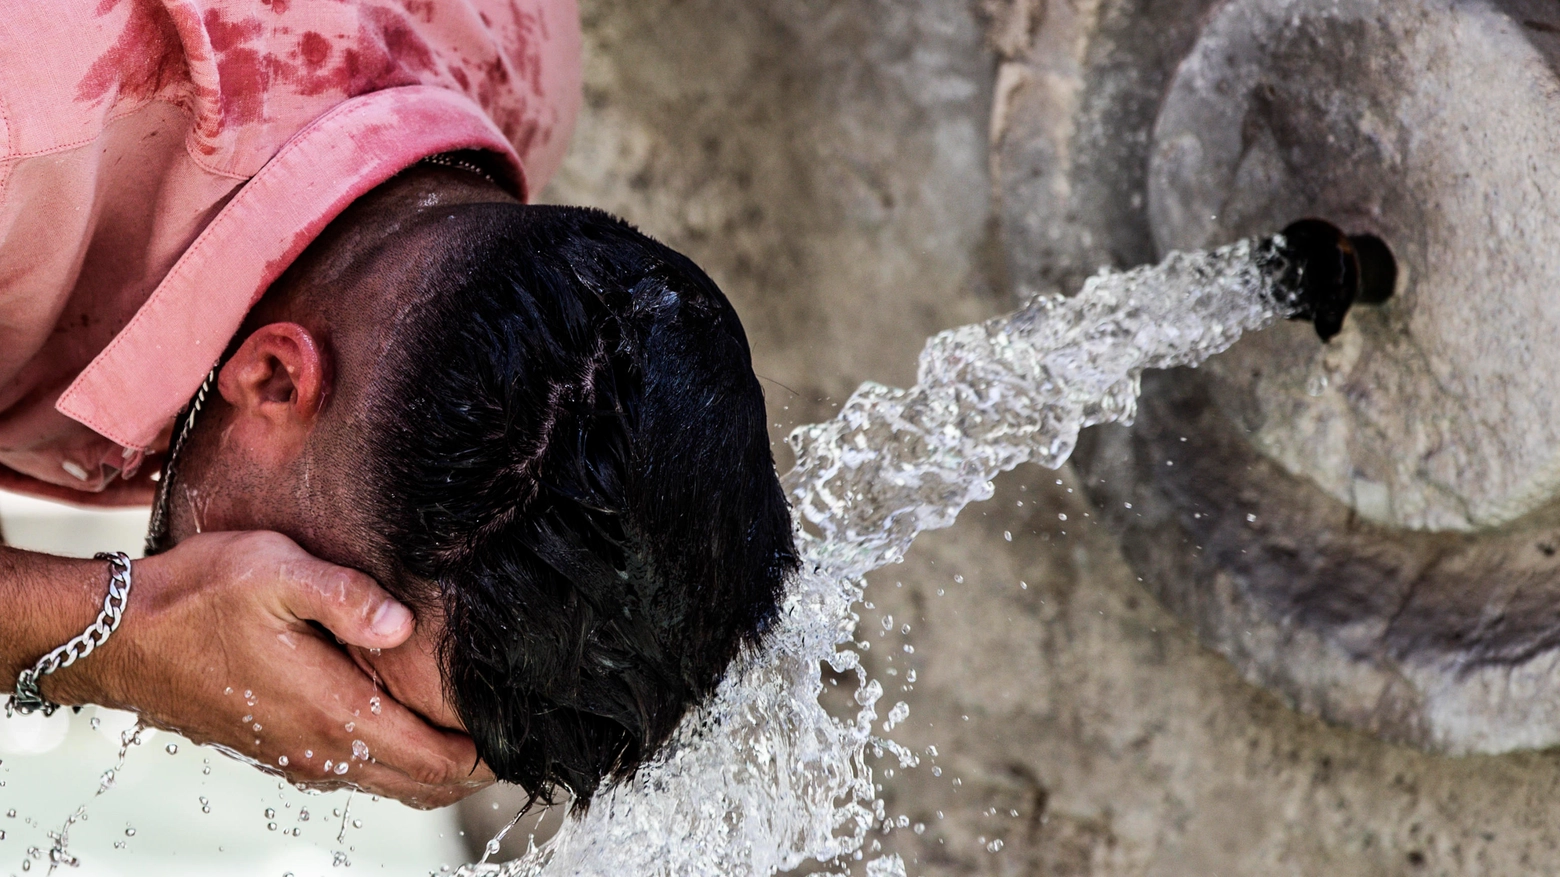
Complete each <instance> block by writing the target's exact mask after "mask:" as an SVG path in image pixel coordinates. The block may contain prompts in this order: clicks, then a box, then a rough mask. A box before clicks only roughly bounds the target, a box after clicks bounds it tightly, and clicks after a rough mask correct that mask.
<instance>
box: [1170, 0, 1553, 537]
mask: <svg viewBox="0 0 1560 877" xmlns="http://www.w3.org/2000/svg"><path fill="white" fill-rule="evenodd" d="M1524 11H1525V12H1526V13H1527V14H1523V12H1524ZM1540 13H1542V16H1543V18H1544V21H1547V20H1548V19H1550V18H1556V17H1557V16H1556V15H1555V14H1554V10H1551V9H1548V7H1547V6H1546V7H1545V8H1544V9H1542V10H1540V9H1538V8H1537V6H1535V8H1534V9H1533V10H1526V7H1524V8H1523V10H1515V9H1514V10H1513V14H1512V15H1509V16H1508V15H1507V14H1506V13H1505V12H1503V11H1501V10H1500V9H1497V8H1495V7H1494V6H1492V5H1490V4H1489V3H1487V2H1447V0H1439V2H1426V0H1412V2H1410V0H1393V2H1388V3H1383V2H1375V0H1369V2H1366V0H1232V2H1229V3H1227V4H1225V5H1223V6H1222V7H1220V8H1219V9H1218V10H1217V11H1216V12H1215V13H1214V15H1213V16H1212V17H1211V18H1210V19H1209V21H1208V23H1207V25H1206V27H1205V28H1204V30H1203V31H1202V34H1201V36H1200V37H1199V39H1198V41H1197V43H1196V45H1195V47H1194V48H1193V49H1192V51H1191V54H1190V55H1189V56H1188V57H1186V58H1185V60H1184V61H1183V62H1182V63H1181V65H1180V68H1179V70H1178V71H1177V73H1176V76H1175V78H1174V81H1173V83H1172V85H1171V87H1170V89H1169V91H1168V93H1167V96H1166V98H1165V101H1164V104H1163V106H1162V108H1161V111H1160V114H1159V117H1158V121H1157V122H1156V124H1155V129H1154V133H1153V143H1154V148H1153V152H1152V157H1151V163H1150V168H1149V178H1148V194H1149V219H1150V222H1151V225H1152V230H1153V234H1154V238H1155V243H1156V244H1157V245H1158V247H1159V249H1160V252H1161V254H1163V253H1165V252H1167V251H1169V250H1172V249H1192V248H1203V247H1208V246H1213V245H1217V244H1222V243H1226V242H1229V241H1231V240H1234V239H1236V238H1239V237H1243V236H1247V235H1255V234H1266V233H1271V232H1272V231H1274V230H1276V229H1278V228H1281V227H1283V226H1284V225H1285V224H1286V223H1288V222H1290V221H1291V220H1294V219H1298V218H1300V217H1304V216H1318V217H1322V218H1325V219H1328V220H1330V221H1332V222H1334V223H1336V224H1338V225H1340V226H1342V227H1343V228H1345V229H1346V230H1347V231H1348V232H1349V233H1351V234H1358V233H1371V234H1375V235H1378V236H1380V237H1381V238H1382V239H1384V240H1385V241H1386V242H1387V243H1388V244H1389V245H1390V246H1391V247H1392V249H1393V252H1394V254H1395V255H1396V257H1397V259H1398V263H1399V265H1400V269H1401V270H1400V283H1399V291H1398V293H1397V295H1396V296H1394V297H1393V298H1392V299H1391V300H1389V301H1388V302H1387V303H1386V304H1385V305H1384V306H1382V307H1379V308H1368V307H1356V308H1355V309H1354V311H1353V312H1351V314H1350V315H1349V317H1348V319H1347V320H1346V321H1345V324H1344V328H1343V332H1342V333H1341V334H1340V335H1339V336H1338V337H1336V338H1334V339H1333V340H1332V342H1331V343H1330V344H1327V345H1325V346H1324V345H1319V344H1318V343H1317V341H1316V337H1315V334H1314V332H1313V331H1312V330H1311V327H1310V326H1308V325H1305V324H1290V325H1286V326H1280V327H1277V328H1275V329H1273V330H1270V331H1267V332H1262V333H1257V334H1256V335H1253V336H1250V337H1248V338H1247V339H1244V340H1242V341H1241V342H1240V344H1238V345H1237V346H1236V347H1235V348H1234V349H1232V350H1231V351H1230V352H1229V353H1227V354H1225V355H1223V356H1221V357H1218V358H1216V359H1215V360H1214V361H1213V362H1212V363H1210V364H1209V365H1208V366H1207V367H1206V371H1207V372H1208V373H1209V378H1210V379H1211V382H1212V389H1213V393H1212V398H1213V399H1214V400H1215V402H1216V404H1217V405H1218V406H1219V407H1220V408H1221V409H1223V410H1224V412H1225V413H1226V414H1227V415H1228V416H1230V417H1231V418H1232V419H1233V420H1234V421H1235V423H1236V424H1238V425H1239V426H1241V427H1243V428H1244V429H1245V430H1246V432H1247V434H1248V437H1249V439H1250V440H1251V441H1252V442H1253V443H1254V444H1255V446H1256V447H1257V448H1258V449H1259V450H1260V451H1261V452H1262V453H1263V454H1264V455H1265V456H1267V457H1269V458H1270V459H1272V460H1273V461H1275V462H1277V463H1278V464H1279V465H1281V466H1282V467H1283V468H1284V469H1286V470H1288V471H1289V472H1290V473H1293V474H1295V475H1299V476H1302V477H1304V478H1306V479H1309V480H1310V481H1312V482H1314V483H1315V484H1316V485H1317V486H1319V487H1320V488H1321V489H1322V490H1323V491H1325V492H1326V493H1327V494H1330V495H1331V496H1332V497H1334V498H1336V499H1338V500H1339V501H1341V502H1343V503H1345V504H1346V505H1348V506H1349V507H1350V508H1352V509H1353V510H1354V511H1355V513H1357V514H1358V515H1360V516H1362V517H1364V518H1367V519H1369V520H1372V521H1375V522H1377V523H1380V524H1386V525H1390V526H1394V527H1402V528H1411V529H1416V530H1430V531H1469V530H1476V529H1481V528H1489V527H1495V526H1498V525H1501V524H1504V523H1507V522H1510V521H1513V520H1515V519H1516V518H1518V517H1520V516H1522V515H1525V514H1528V513H1530V512H1532V511H1534V510H1535V509H1537V508H1539V507H1540V506H1543V505H1545V504H1546V503H1548V502H1549V501H1550V500H1551V499H1552V498H1553V497H1554V496H1555V495H1556V493H1557V488H1560V398H1557V394H1556V392H1555V389H1554V387H1555V382H1556V380H1557V378H1556V375H1560V291H1557V290H1560V156H1557V150H1560V99H1557V97H1556V95H1557V94H1560V81H1557V76H1556V74H1555V70H1554V69H1553V68H1552V66H1551V65H1550V64H1549V63H1547V62H1546V59H1545V57H1544V54H1541V53H1540V51H1539V49H1538V48H1535V45H1537V46H1542V47H1545V49H1546V54H1547V49H1548V48H1552V47H1550V46H1549V43H1551V42H1556V41H1557V37H1556V36H1555V33H1556V31H1557V30H1560V28H1555V27H1553V26H1548V27H1547V29H1546V26H1545V25H1544V23H1543V21H1535V20H1534V18H1535V17H1538V16H1539V15H1540Z"/></svg>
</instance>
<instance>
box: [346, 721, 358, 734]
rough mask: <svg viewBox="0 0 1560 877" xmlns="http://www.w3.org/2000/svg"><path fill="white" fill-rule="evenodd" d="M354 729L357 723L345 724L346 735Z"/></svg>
mask: <svg viewBox="0 0 1560 877" xmlns="http://www.w3.org/2000/svg"><path fill="white" fill-rule="evenodd" d="M356 728H357V722H348V723H347V733H348V734H350V733H352V731H353V730H354V729H356Z"/></svg>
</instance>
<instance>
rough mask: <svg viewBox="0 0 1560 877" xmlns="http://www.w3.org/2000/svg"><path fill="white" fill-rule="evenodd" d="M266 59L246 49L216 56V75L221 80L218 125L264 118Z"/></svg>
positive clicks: (267, 78) (233, 50) (266, 83)
mask: <svg viewBox="0 0 1560 877" xmlns="http://www.w3.org/2000/svg"><path fill="white" fill-rule="evenodd" d="M266 67H267V63H266V59H265V58H262V57H261V55H260V53H259V52H256V51H255V50H253V49H247V48H235V49H229V50H227V51H226V52H222V53H221V54H220V55H219V56H218V57H217V73H218V75H219V76H220V77H221V78H222V122H223V124H224V125H226V124H228V123H231V122H238V123H243V122H254V121H258V120H259V119H261V118H263V117H264V116H265V94H266V87H267V85H268V84H269V82H268V80H269V79H270V77H269V76H267V75H266Z"/></svg>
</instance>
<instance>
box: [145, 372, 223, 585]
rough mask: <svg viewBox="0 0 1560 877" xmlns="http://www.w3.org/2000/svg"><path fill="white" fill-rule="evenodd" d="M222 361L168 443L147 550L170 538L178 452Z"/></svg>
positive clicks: (157, 549) (156, 549)
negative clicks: (170, 506) (170, 520)
mask: <svg viewBox="0 0 1560 877" xmlns="http://www.w3.org/2000/svg"><path fill="white" fill-rule="evenodd" d="M220 367H221V363H218V364H217V365H214V366H212V367H211V371H210V372H208V373H207V374H206V379H205V380H204V381H202V382H201V385H200V389H199V390H196V391H195V396H194V398H192V399H190V404H189V407H187V408H186V409H185V411H184V415H183V417H182V418H181V421H182V422H181V423H180V424H179V432H178V434H177V435H175V436H174V437H173V443H172V444H171V445H169V446H168V462H166V463H164V464H163V468H162V479H161V481H160V482H159V483H158V485H157V498H156V500H155V501H153V503H152V519H151V521H150V522H148V523H147V526H146V553H147V554H148V555H152V554H157V553H158V552H160V551H162V550H163V549H164V548H166V547H167V546H166V545H164V544H163V542H164V541H165V540H166V539H167V538H168V506H169V504H170V503H171V502H172V501H173V482H174V480H175V478H177V477H178V464H179V452H180V451H183V450H184V444H185V442H187V441H189V438H190V433H191V432H193V431H194V430H195V415H197V414H199V413H200V409H201V408H202V407H204V406H205V404H206V398H207V397H208V396H210V395H211V388H212V387H213V386H215V385H216V383H217V369H218V368H220Z"/></svg>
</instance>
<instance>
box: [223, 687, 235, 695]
mask: <svg viewBox="0 0 1560 877" xmlns="http://www.w3.org/2000/svg"><path fill="white" fill-rule="evenodd" d="M222 693H223V694H232V693H233V686H231V685H229V686H228V687H226V688H224V689H222Z"/></svg>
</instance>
